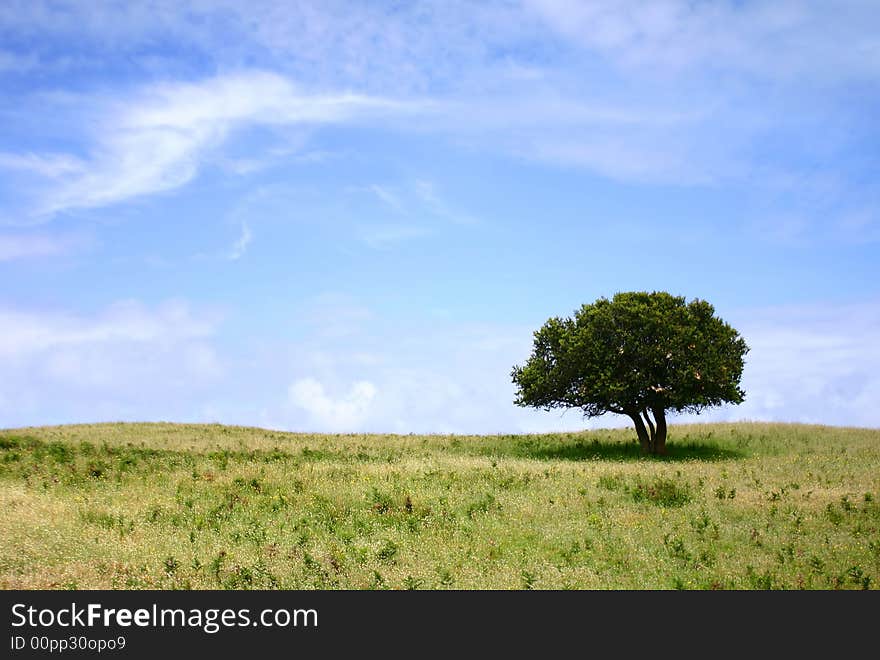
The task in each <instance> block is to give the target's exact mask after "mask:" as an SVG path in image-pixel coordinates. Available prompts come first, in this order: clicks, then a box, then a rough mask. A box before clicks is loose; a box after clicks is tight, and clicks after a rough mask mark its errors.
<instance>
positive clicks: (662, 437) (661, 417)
mask: <svg viewBox="0 0 880 660" xmlns="http://www.w3.org/2000/svg"><path fill="white" fill-rule="evenodd" d="M651 412H653V413H654V420H655V421H656V422H657V431H656V432H655V434H654V443H653V444H654V447H653V449H654V453H655V454H659V455H660V456H665V455H666V411H664V410H663V408H653V409H652V410H651Z"/></svg>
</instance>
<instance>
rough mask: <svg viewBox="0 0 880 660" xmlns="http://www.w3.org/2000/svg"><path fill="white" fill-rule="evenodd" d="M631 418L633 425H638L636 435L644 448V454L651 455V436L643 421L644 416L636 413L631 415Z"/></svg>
mask: <svg viewBox="0 0 880 660" xmlns="http://www.w3.org/2000/svg"><path fill="white" fill-rule="evenodd" d="M629 418H630V419H631V420H632V421H633V424H635V425H636V433H637V434H638V436H639V444H640V445H641V446H642V453H643V454H650V453H651V436H649V435H648V429H647V428H645V423H644V422H643V421H642V416H641V415H640V414H639V413H637V412H635V413H629Z"/></svg>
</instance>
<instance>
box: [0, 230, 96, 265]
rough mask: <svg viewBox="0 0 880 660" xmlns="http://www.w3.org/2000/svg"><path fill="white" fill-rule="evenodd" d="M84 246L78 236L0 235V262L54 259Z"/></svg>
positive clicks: (82, 240) (83, 241)
mask: <svg viewBox="0 0 880 660" xmlns="http://www.w3.org/2000/svg"><path fill="white" fill-rule="evenodd" d="M84 244H85V240H84V239H83V238H82V237H79V236H66V235H61V236H58V235H50V234H0V262H2V261H13V260H16V259H33V258H39V257H54V256H58V255H62V254H67V253H68V252H71V251H72V250H74V249H76V248H78V247H81V246H82V245H84Z"/></svg>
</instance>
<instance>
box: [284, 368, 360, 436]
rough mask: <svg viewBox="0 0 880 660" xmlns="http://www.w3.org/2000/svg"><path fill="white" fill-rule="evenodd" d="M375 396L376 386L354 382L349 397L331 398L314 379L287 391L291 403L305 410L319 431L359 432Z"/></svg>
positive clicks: (346, 395) (293, 385)
mask: <svg viewBox="0 0 880 660" xmlns="http://www.w3.org/2000/svg"><path fill="white" fill-rule="evenodd" d="M375 397H376V386H375V385H373V384H372V383H371V382H369V381H359V382H356V383H354V384H353V385H352V386H351V389H350V390H349V391H348V393H347V394H345V395H343V396H342V397H340V398H337V399H333V398H331V397H330V396H329V395H328V394H327V393H326V392H325V390H324V386H323V385H322V384H321V383H320V382H318V381H317V380H315V379H314V378H303V379H300V380H297V381H295V382H294V383H293V384H291V386H290V388H289V389H288V400H289V403H290V404H291V405H292V406H295V407H297V408H301V409H303V410H305V411H306V412H307V413H308V415H309V421H310V423H312V424H316V425H317V427H316V428H318V429H321V430H327V431H355V430H359V429H358V427H359V425H361V424H362V423H363V422H364V420H365V419H366V417H367V416H368V415H369V413H370V406H371V404H372V402H373V399H374V398H375Z"/></svg>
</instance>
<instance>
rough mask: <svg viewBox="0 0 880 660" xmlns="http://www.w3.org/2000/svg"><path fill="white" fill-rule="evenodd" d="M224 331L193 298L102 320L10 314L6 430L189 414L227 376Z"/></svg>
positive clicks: (137, 306)
mask: <svg viewBox="0 0 880 660" xmlns="http://www.w3.org/2000/svg"><path fill="white" fill-rule="evenodd" d="M217 325H218V319H217V317H215V316H214V315H212V314H206V313H203V312H198V311H195V310H193V309H192V308H191V306H190V305H188V304H187V303H185V302H183V301H168V302H165V303H162V304H159V305H156V306H150V305H145V304H143V303H141V302H138V301H134V300H128V301H121V302H118V303H116V304H113V305H111V306H109V307H106V308H104V309H102V310H99V311H98V312H97V313H93V314H88V313H71V312H67V311H63V310H62V311H57V310H55V311H49V310H39V309H21V308H10V307H9V306H6V307H3V308H0V337H3V341H2V342H0V370H2V372H3V379H2V381H0V416H2V418H3V420H4V422H3V424H4V425H5V426H8V425H12V424H24V423H34V422H37V421H38V422H39V423H53V422H71V421H83V422H84V421H95V420H99V419H105V420H106V419H144V418H153V419H169V418H173V417H174V416H175V414H177V415H181V410H180V406H181V405H182V403H183V402H188V401H191V400H192V398H193V397H203V396H205V392H206V388H209V387H210V386H211V385H212V384H214V383H216V382H217V380H218V379H221V378H222V376H223V373H224V365H223V362H222V360H221V358H220V357H219V355H218V352H217V350H216V348H215V346H214V342H213V336H214V333H215V330H216V328H217Z"/></svg>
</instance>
